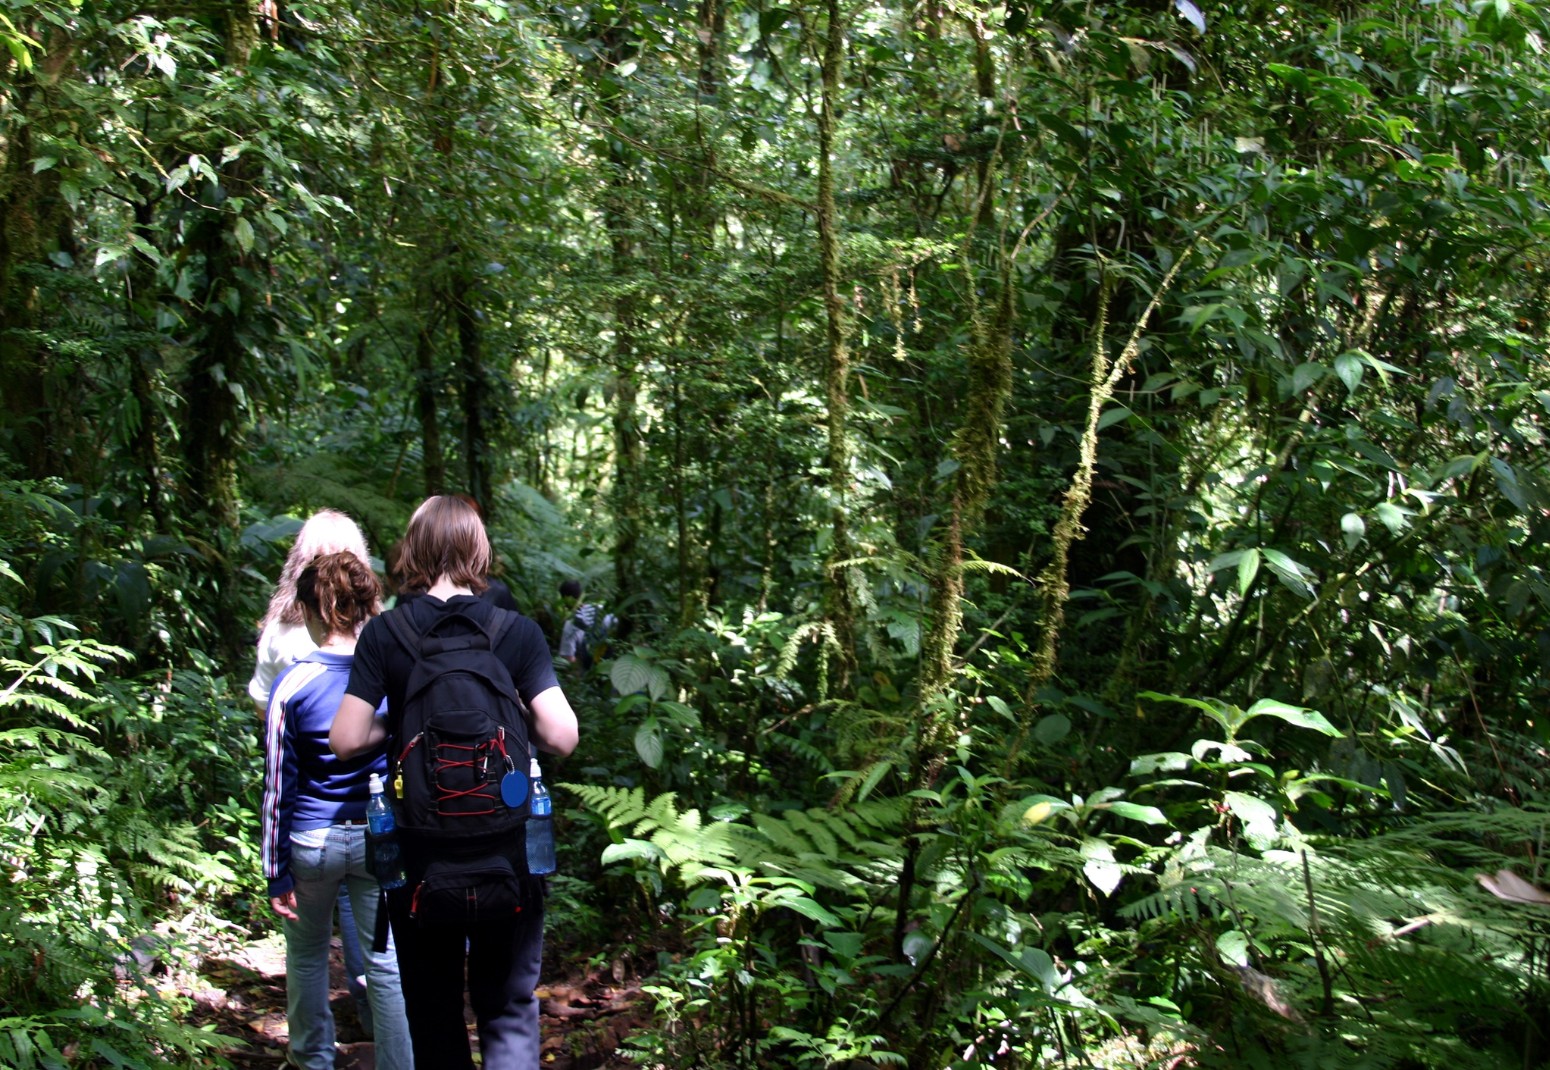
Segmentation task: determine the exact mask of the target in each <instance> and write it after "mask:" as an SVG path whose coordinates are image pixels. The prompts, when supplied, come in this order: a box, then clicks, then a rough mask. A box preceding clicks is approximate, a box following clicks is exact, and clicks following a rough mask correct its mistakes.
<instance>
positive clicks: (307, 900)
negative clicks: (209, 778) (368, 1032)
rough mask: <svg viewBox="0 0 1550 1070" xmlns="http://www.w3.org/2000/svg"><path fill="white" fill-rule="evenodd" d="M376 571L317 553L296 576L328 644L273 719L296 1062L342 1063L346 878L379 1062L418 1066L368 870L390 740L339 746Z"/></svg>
mask: <svg viewBox="0 0 1550 1070" xmlns="http://www.w3.org/2000/svg"><path fill="white" fill-rule="evenodd" d="M379 594H380V590H379V586H378V583H377V577H376V575H375V574H374V573H373V572H372V571H371V568H370V567H369V566H368V565H366V563H365V562H364V561H362V560H361V559H360V558H359V557H357V556H356V555H355V554H353V553H349V552H345V553H335V554H328V555H326V556H323V557H318V558H316V559H314V560H313V562H312V563H311V564H310V565H308V566H307V567H306V568H305V569H303V570H302V572H301V574H300V576H298V577H297V581H296V598H297V601H298V602H300V603H301V606H302V608H303V613H304V618H305V621H306V624H307V628H308V630H309V631H310V632H311V634H312V638H313V640H314V641H315V642H316V643H317V645H318V649H317V650H315V651H313V652H312V653H310V654H308V655H306V656H305V657H303V658H301V659H300V660H298V661H297V662H296V663H295V664H293V665H292V666H291V667H290V668H288V669H286V670H285V672H284V674H283V675H281V676H280V678H279V679H278V680H277V681H275V685H274V689H273V691H271V692H270V696H269V708H268V712H267V714H266V717H265V732H264V737H265V762H264V803H263V842H262V845H261V851H260V854H261V857H262V861H263V867H264V876H265V878H267V879H268V881H269V896H270V900H269V901H270V903H271V905H272V906H273V907H274V910H275V913H277V914H279V915H280V917H281V918H282V919H283V928H284V930H285V988H286V1017H287V1028H288V1030H289V1032H290V1052H289V1058H288V1061H289V1062H290V1063H291V1064H292V1065H295V1066H302V1067H318V1068H320V1070H324V1068H328V1067H332V1066H333V1065H334V1017H333V1013H332V1011H330V1010H329V1006H328V947H329V941H330V937H331V935H332V922H333V908H334V901H335V899H336V898H337V897H338V895H339V889H340V887H341V886H343V887H345V888H346V889H348V892H349V895H350V900H351V903H352V905H353V906H354V911H355V919H356V922H357V929H358V933H359V939H360V942H361V945H362V948H361V950H362V953H363V954H364V956H365V959H366V991H367V996H368V998H369V999H370V1001H371V1010H372V1018H373V1019H374V1024H375V1031H376V1036H375V1040H376V1051H375V1054H376V1065H377V1066H378V1067H381V1068H383V1070H407V1068H409V1067H411V1066H412V1065H413V1060H412V1056H411V1055H410V1048H409V1034H408V1026H407V1024H406V1021H405V1018H404V1005H403V995H402V989H401V988H400V985H399V977H398V961H397V957H396V955H395V953H394V951H393V949H392V947H391V946H390V947H389V948H388V949H387V951H385V952H382V953H377V952H373V951H372V949H371V943H372V935H373V933H375V931H376V921H377V904H378V900H379V894H378V891H379V890H378V887H377V882H376V880H375V879H374V878H373V877H371V876H370V875H369V874H368V873H367V872H366V801H367V799H368V797H369V783H370V780H371V774H372V773H377V774H378V775H381V776H384V777H385V776H386V773H387V760H386V754H385V751H384V750H383V749H382V748H380V747H379V748H377V749H375V750H372V751H369V752H367V753H365V754H361V755H358V756H356V757H353V758H350V759H348V760H345V759H340V758H337V757H335V755H334V753H333V752H332V751H331V750H330V749H329V746H328V733H329V728H330V727H331V726H332V724H333V720H334V711H336V710H337V709H338V708H339V702H340V699H341V698H342V697H343V696H344V690H345V685H346V684H347V683H348V682H349V679H350V666H351V663H352V662H353V661H354V655H355V637H356V633H357V632H358V631H359V629H360V626H361V624H362V623H363V622H364V621H365V620H366V618H367V617H369V616H371V615H372V614H373V613H374V612H375V611H376V607H377V606H378V604H379Z"/></svg>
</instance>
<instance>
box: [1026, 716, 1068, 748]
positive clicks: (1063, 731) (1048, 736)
mask: <svg viewBox="0 0 1550 1070" xmlns="http://www.w3.org/2000/svg"><path fill="white" fill-rule="evenodd" d="M1070 733H1071V718H1069V717H1067V716H1066V715H1065V714H1063V713H1052V714H1050V715H1049V716H1048V717H1041V718H1039V723H1038V724H1036V725H1034V726H1033V738H1034V739H1036V740H1038V741H1039V742H1040V743H1043V744H1044V745H1045V746H1049V745H1050V744H1053V743H1059V742H1060V741H1061V740H1062V739H1065V738H1066V736H1068V735H1069V734H1070Z"/></svg>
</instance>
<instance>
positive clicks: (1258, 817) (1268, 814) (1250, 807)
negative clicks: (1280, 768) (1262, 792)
mask: <svg viewBox="0 0 1550 1070" xmlns="http://www.w3.org/2000/svg"><path fill="white" fill-rule="evenodd" d="M1222 803H1223V805H1225V806H1226V807H1227V809H1228V810H1229V811H1230V812H1231V813H1232V815H1233V816H1234V817H1236V818H1237V819H1238V820H1239V821H1242V822H1243V831H1244V834H1245V835H1246V836H1248V838H1249V840H1250V841H1251V842H1252V843H1253V844H1254V845H1255V846H1256V847H1259V848H1261V849H1263V848H1265V847H1268V846H1270V844H1272V843H1274V842H1275V839H1276V836H1277V831H1276V823H1277V817H1276V808H1275V807H1274V806H1271V805H1270V804H1269V803H1267V802H1266V801H1265V800H1264V799H1260V798H1256V797H1255V796H1253V795H1246V794H1244V793H1243V792H1241V791H1229V792H1227V793H1226V794H1225V795H1223V796H1222Z"/></svg>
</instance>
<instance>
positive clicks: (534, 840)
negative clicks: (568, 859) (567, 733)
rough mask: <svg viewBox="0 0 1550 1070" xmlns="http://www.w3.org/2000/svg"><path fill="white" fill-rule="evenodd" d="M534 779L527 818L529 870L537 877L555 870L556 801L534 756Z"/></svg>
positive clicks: (530, 773) (532, 771)
mask: <svg viewBox="0 0 1550 1070" xmlns="http://www.w3.org/2000/svg"><path fill="white" fill-rule="evenodd" d="M528 776H530V777H531V778H532V780H533V788H532V803H531V809H530V810H529V811H528V818H527V871H528V872H529V873H531V874H532V875H533V876H535V877H541V876H543V875H544V874H545V873H553V872H554V803H553V802H551V801H550V799H549V789H548V788H546V787H544V781H543V773H542V771H541V770H540V769H539V768H538V759H537V758H534V759H533V762H532V765H531V766H529V768H528Z"/></svg>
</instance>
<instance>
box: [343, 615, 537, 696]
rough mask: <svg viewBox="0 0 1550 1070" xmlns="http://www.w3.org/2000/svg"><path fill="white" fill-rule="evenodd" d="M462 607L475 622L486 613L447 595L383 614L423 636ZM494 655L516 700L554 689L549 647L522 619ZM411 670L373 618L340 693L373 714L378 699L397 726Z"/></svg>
mask: <svg viewBox="0 0 1550 1070" xmlns="http://www.w3.org/2000/svg"><path fill="white" fill-rule="evenodd" d="M458 606H466V607H469V608H470V609H471V610H472V613H471V615H472V616H474V617H475V619H483V617H484V615H485V614H487V613H490V612H492V610H491V608H490V605H489V603H488V602H483V601H481V600H480V599H478V598H476V597H474V596H473V595H467V594H460V595H453V596H452V597H451V598H449V599H447V600H446V601H445V602H443V601H442V600H441V599H439V598H436V597H434V596H432V595H421V596H418V597H415V598H411V599H409V600H408V601H407V602H403V603H401V604H400V605H398V606H396V607H394V608H393V609H391V610H389V612H390V613H408V614H409V623H411V624H413V625H414V630H415V631H416V632H420V633H423V632H424V631H425V629H426V628H428V627H429V626H430V625H432V624H434V623H435V621H436V618H437V617H438V616H440V615H442V614H444V613H446V612H448V611H449V610H450V609H453V608H455V607H458ZM495 656H496V657H498V658H500V660H501V661H502V662H503V663H504V664H505V666H506V668H507V670H508V671H509V672H510V673H511V679H512V682H513V683H515V684H516V685H517V693H518V694H519V695H521V696H522V701H524V702H528V703H531V702H532V701H533V698H534V696H536V695H539V694H542V693H543V692H545V691H547V690H549V689H550V688H551V687H557V686H559V680H558V678H556V676H555V675H554V659H553V658H552V657H551V656H550V654H549V644H548V642H547V641H546V640H545V638H544V633H543V630H542V629H540V628H539V627H538V625H537V624H535V623H533V621H531V620H529V619H528V618H527V617H524V616H522V615H521V614H520V613H519V614H517V619H516V621H515V622H514V623H513V624H512V626H511V627H510V628H508V629H507V630H506V634H505V635H503V636H501V641H500V643H499V644H498V645H497V646H496V648H495ZM413 668H414V657H413V655H411V654H410V652H409V651H407V650H405V649H404V645H403V644H402V643H400V642H399V641H398V638H397V636H395V635H394V634H393V632H392V630H391V628H389V626H388V623H387V621H385V620H383V619H382V618H381V617H373V618H372V619H371V620H369V621H367V622H366V628H365V630H364V631H362V632H361V637H360V639H359V641H358V642H357V643H356V646H355V661H354V662H353V663H352V664H351V666H350V683H349V685H348V686H347V687H346V688H345V693H346V694H348V695H354V696H355V697H356V698H358V699H360V700H362V701H363V702H365V703H366V704H367V705H369V706H371V707H372V708H373V709H375V708H376V707H377V705H378V704H379V703H380V702H381V701H382V700H383V699H384V698H386V699H387V704H388V724H389V725H392V724H395V723H396V722H397V719H398V713H399V711H400V710H401V709H402V707H403V702H404V689H405V688H406V687H408V686H409V672H410V670H411V669H413Z"/></svg>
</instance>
